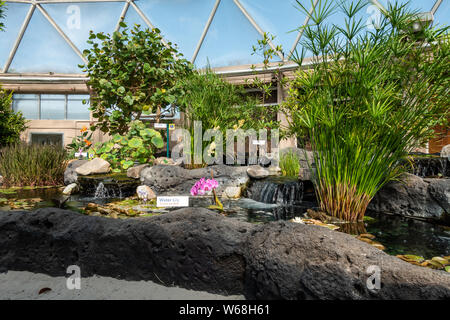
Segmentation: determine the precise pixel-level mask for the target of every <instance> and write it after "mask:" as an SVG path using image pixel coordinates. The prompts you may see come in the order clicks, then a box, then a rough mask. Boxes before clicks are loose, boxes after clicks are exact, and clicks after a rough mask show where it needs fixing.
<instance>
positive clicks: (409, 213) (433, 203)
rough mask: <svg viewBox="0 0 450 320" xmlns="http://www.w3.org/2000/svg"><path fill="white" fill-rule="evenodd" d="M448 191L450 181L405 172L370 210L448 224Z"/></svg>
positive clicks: (375, 198)
mask: <svg viewBox="0 0 450 320" xmlns="http://www.w3.org/2000/svg"><path fill="white" fill-rule="evenodd" d="M449 189H450V179H423V178H421V177H419V176H416V175H413V174H410V173H406V174H404V176H403V177H402V179H401V180H400V181H392V182H389V183H388V184H386V185H385V186H384V187H383V188H382V189H381V190H380V191H378V193H377V194H376V195H375V197H374V198H373V200H372V201H371V203H370V204H369V206H368V209H370V210H373V211H376V212H381V213H392V214H399V215H402V216H406V217H412V218H418V219H423V220H432V221H439V222H442V223H445V224H448V223H450V221H448V220H449V219H448V215H449V213H450V211H449V204H448V199H449Z"/></svg>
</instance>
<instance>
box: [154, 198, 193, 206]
mask: <svg viewBox="0 0 450 320" xmlns="http://www.w3.org/2000/svg"><path fill="white" fill-rule="evenodd" d="M156 206H157V207H161V208H164V207H166V208H167V207H189V197H188V196H173V197H157V198H156Z"/></svg>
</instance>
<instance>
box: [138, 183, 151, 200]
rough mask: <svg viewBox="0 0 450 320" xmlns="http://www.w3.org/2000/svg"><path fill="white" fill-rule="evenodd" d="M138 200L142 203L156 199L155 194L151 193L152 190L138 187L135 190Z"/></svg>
mask: <svg viewBox="0 0 450 320" xmlns="http://www.w3.org/2000/svg"><path fill="white" fill-rule="evenodd" d="M136 193H137V195H138V198H139V199H141V200H144V201H148V200H152V199H156V194H155V193H154V192H153V190H152V188H150V187H149V186H139V187H137V189H136Z"/></svg>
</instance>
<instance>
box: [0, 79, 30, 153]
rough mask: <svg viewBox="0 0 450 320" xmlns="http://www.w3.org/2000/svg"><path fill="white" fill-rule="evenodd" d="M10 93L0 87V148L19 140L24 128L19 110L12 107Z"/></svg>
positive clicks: (24, 124)
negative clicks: (16, 110)
mask: <svg viewBox="0 0 450 320" xmlns="http://www.w3.org/2000/svg"><path fill="white" fill-rule="evenodd" d="M11 104H12V93H7V92H6V91H5V90H2V88H1V87H0V148H1V147H4V146H6V145H8V144H11V143H16V142H19V141H20V134H21V133H22V132H23V131H24V130H25V129H26V120H25V118H24V117H23V116H22V113H21V112H18V113H15V112H14V111H13V110H12V108H11Z"/></svg>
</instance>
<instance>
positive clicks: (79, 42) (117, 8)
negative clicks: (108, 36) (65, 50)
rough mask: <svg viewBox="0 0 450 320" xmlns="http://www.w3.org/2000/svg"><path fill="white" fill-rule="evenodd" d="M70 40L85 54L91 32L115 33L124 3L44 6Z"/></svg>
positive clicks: (55, 4)
mask: <svg viewBox="0 0 450 320" xmlns="http://www.w3.org/2000/svg"><path fill="white" fill-rule="evenodd" d="M42 6H43V8H44V9H45V10H47V12H48V14H49V15H50V16H51V17H52V18H53V20H55V22H56V23H57V24H58V25H59V27H60V28H61V29H62V30H63V31H64V33H65V34H66V35H67V36H68V37H69V38H70V40H71V41H72V42H73V43H74V44H75V45H76V46H77V47H78V49H80V51H81V52H83V50H84V49H86V48H88V47H89V45H88V44H87V43H86V41H87V40H88V39H89V31H90V30H92V31H94V32H95V33H97V32H104V33H113V32H114V30H115V28H116V26H117V22H118V21H119V18H120V15H121V14H122V10H123V6H124V3H123V2H103V3H100V2H99V3H81V2H74V3H51V4H43V5H42Z"/></svg>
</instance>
